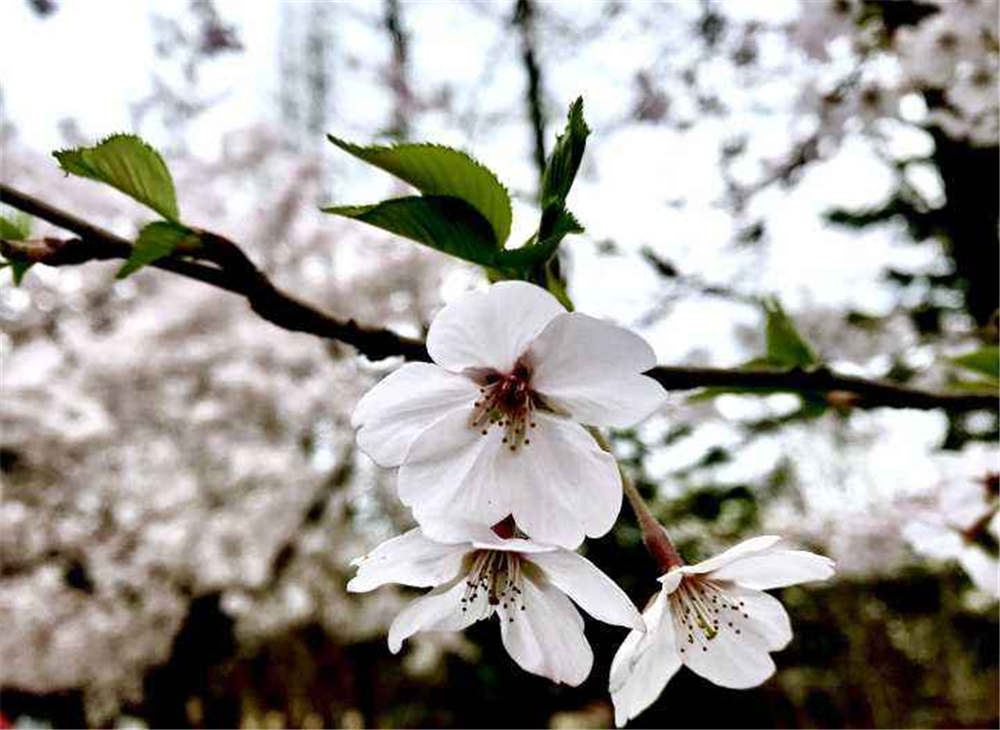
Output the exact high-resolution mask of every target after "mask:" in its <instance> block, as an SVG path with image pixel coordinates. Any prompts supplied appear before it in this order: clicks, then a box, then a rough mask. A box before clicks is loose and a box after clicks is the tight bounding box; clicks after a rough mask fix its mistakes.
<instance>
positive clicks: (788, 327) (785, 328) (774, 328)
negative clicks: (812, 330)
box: [764, 299, 818, 368]
mask: <svg viewBox="0 0 1000 730" xmlns="http://www.w3.org/2000/svg"><path fill="white" fill-rule="evenodd" d="M764 314H765V316H766V318H767V322H766V325H765V336H766V341H767V360H768V361H769V362H770V363H771V364H773V365H777V366H780V367H790V368H793V367H800V368H805V367H808V366H810V365H815V364H816V363H817V362H818V360H817V358H816V354H815V353H814V352H813V350H812V348H811V347H810V346H809V343H808V342H806V341H805V340H804V339H803V338H802V335H800V334H799V333H798V330H796V329H795V324H794V323H793V322H792V320H791V319H789V317H788V315H787V314H785V310H784V309H783V308H782V306H781V304H780V303H779V302H778V301H777V300H776V299H770V300H766V301H765V302H764Z"/></svg>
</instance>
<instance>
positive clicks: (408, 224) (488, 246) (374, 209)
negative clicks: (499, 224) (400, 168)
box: [323, 195, 498, 266]
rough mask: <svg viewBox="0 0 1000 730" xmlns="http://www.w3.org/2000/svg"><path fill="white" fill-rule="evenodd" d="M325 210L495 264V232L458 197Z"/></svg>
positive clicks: (417, 198)
mask: <svg viewBox="0 0 1000 730" xmlns="http://www.w3.org/2000/svg"><path fill="white" fill-rule="evenodd" d="M323 211H324V212H325V213H332V214H333V215H340V216H344V217H345V218H352V219H354V220H358V221H362V222H363V223H367V224H369V225H372V226H375V227H376V228H381V229H383V230H386V231H390V232H392V233H395V234H396V235H398V236H404V237H406V238H409V239H411V240H413V241H417V242H418V243H423V244H425V245H427V246H430V247H431V248H435V249H437V250H438V251H441V252H443V253H446V254H450V255H451V256H457V257H458V258H460V259H465V260H466V261H471V262H473V263H476V264H480V265H482V266H492V265H494V264H495V263H496V259H497V254H498V252H497V250H496V248H495V245H494V238H493V229H492V228H491V227H490V224H489V222H488V221H487V220H486V219H485V218H484V217H483V216H482V215H480V213H479V212H478V211H477V210H476V208H474V207H472V205H470V204H469V203H467V202H465V201H464V200H461V199H459V198H453V197H448V196H438V195H425V196H417V195H415V196H410V197H406V198H393V199H392V200H383V201H382V202H381V203H375V204H373V205H340V206H333V207H329V208H323Z"/></svg>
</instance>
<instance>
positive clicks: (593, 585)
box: [347, 519, 644, 686]
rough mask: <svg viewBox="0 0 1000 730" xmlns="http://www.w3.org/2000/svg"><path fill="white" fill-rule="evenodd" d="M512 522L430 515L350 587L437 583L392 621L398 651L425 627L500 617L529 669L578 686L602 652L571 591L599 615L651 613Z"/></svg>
mask: <svg viewBox="0 0 1000 730" xmlns="http://www.w3.org/2000/svg"><path fill="white" fill-rule="evenodd" d="M509 523H510V521H509V520H508V521H505V522H504V523H502V524H501V525H498V526H497V527H496V528H495V530H496V531H494V530H493V529H490V528H489V527H486V526H483V525H477V524H473V523H470V522H467V521H463V522H459V523H453V524H447V525H446V524H445V523H443V522H439V521H437V520H434V519H429V520H427V521H426V523H425V525H424V526H423V527H416V528H414V529H412V530H410V531H409V532H407V533H404V534H403V535H399V536H398V537H395V538H393V539H391V540H388V541H387V542H384V543H382V544H381V545H379V546H378V547H377V548H375V550H374V551H372V552H371V553H370V554H368V555H366V556H364V557H362V558H359V559H357V560H355V561H354V564H355V565H357V568H358V572H357V575H355V577H354V578H352V579H351V581H350V582H349V583H348V584H347V590H348V591H352V592H363V591H370V590H372V589H374V588H378V587H379V586H381V585H385V584H386V583H399V584H402V585H408V586H415V587H420V588H424V587H433V589H434V590H432V591H430V592H429V593H427V594H426V595H424V596H422V597H420V598H418V599H416V600H415V601H413V602H412V603H410V604H409V605H408V606H407V607H406V608H404V609H403V611H402V612H401V613H400V614H399V615H398V616H397V617H396V619H395V620H394V621H393V622H392V626H391V627H390V628H389V649H390V651H392V653H394V654H395V653H396V652H398V651H399V650H400V648H401V647H402V645H403V641H404V640H405V639H407V638H408V637H410V636H412V635H413V634H415V633H417V632H419V631H461V630H462V629H464V628H466V627H467V626H470V625H471V624H473V623H475V622H476V621H480V620H483V619H488V618H489V617H491V616H493V615H496V616H497V617H498V618H499V620H500V635H501V638H502V640H503V645H504V647H505V648H506V649H507V652H508V653H509V654H510V656H511V658H513V659H514V661H516V662H517V663H518V664H520V665H521V667H523V668H524V669H526V670H527V671H529V672H533V673H534V674H540V675H542V676H544V677H548V678H549V679H551V680H552V681H554V682H558V683H566V684H569V685H573V686H576V685H578V684H580V683H581V682H582V681H583V680H584V679H586V678H587V675H588V674H590V668H591V665H592V664H593V661H594V656H593V653H592V652H591V649H590V644H589V643H588V642H587V639H586V637H585V636H584V633H583V619H582V618H581V616H580V614H579V612H578V611H577V609H576V607H574V605H573V603H572V602H570V600H569V599H570V598H572V599H573V601H575V602H576V604H577V605H578V606H579V607H580V608H582V609H583V610H585V611H586V612H587V613H589V614H590V615H591V616H593V617H594V618H596V619H599V620H601V621H604V622H606V623H610V624H616V625H619V626H625V627H626V628H631V629H634V630H636V631H641V630H643V628H644V625H643V622H642V617H641V616H640V615H639V612H638V611H637V610H636V608H635V606H634V605H633V604H632V602H631V601H630V600H629V599H628V596H626V595H625V594H624V593H623V592H622V590H621V589H620V588H619V587H618V586H617V585H616V584H615V582H614V581H612V580H611V579H610V578H608V577H607V576H606V575H605V574H604V573H602V572H601V571H600V570H599V569H598V568H597V567H596V566H594V564H593V563H591V562H590V561H589V560H587V559H586V558H584V557H583V556H581V555H579V554H577V553H575V552H572V551H569V550H566V549H564V548H559V547H555V546H548V545H542V544H540V543H537V542H535V541H533V540H526V539H521V538H517V537H509V535H510V534H512V530H511V528H510V527H508V525H509ZM504 528H506V529H504ZM428 532H430V533H433V534H446V535H448V536H449V540H448V542H439V541H437V540H433V539H431V538H430V537H428V534H427V533H428ZM498 532H499V533H503V534H504V535H508V537H501V536H500V534H498ZM455 534H465V535H466V537H465V539H463V540H461V541H455V540H452V539H451V537H450V536H453V535H455ZM567 596H569V598H567Z"/></svg>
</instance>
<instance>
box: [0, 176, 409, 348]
mask: <svg viewBox="0 0 1000 730" xmlns="http://www.w3.org/2000/svg"><path fill="white" fill-rule="evenodd" d="M0 201H2V202H4V203H7V204H8V205H11V206H13V207H14V208H17V209H18V210H21V211H24V212H25V213H28V214H30V215H34V216H37V217H38V218H41V219H43V220H46V221H48V222H49V223H52V224H53V225H56V226H59V227H60V228H65V229H66V230H68V231H70V232H72V233H75V234H77V235H78V236H79V238H74V239H68V240H61V239H55V238H46V239H44V240H43V241H41V242H39V241H0V253H2V254H3V256H4V257H5V258H7V259H20V260H23V261H31V262H33V263H41V264H48V265H50V266H67V265H73V264H81V263H85V262H87V261H103V260H108V259H127V258H128V257H129V254H130V253H131V251H132V245H131V244H130V243H129V242H128V241H126V240H125V239H123V238H121V237H120V236H116V235H115V234H114V233H111V232H110V231H106V230H104V229H103V228H100V227H98V226H95V225H92V224H90V223H87V222H86V221H83V220H80V219H79V218H77V217H75V216H73V215H71V214H69V213H66V212H64V211H62V210H59V209H58V208H55V207H54V206H51V205H49V204H48V203H45V202H44V201H41V200H38V199H37V198H34V197H32V196H30V195H27V194H25V193H22V192H20V191H18V190H15V189H14V188H12V187H10V186H9V185H6V184H4V183H0ZM199 233H201V236H202V243H203V249H202V250H199V251H198V252H197V253H196V254H192V255H197V256H199V257H202V258H205V259H207V260H208V261H210V262H211V263H210V264H204V263H198V262H194V261H189V260H185V259H181V258H176V257H173V256H171V257H167V258H163V259H160V260H159V261H155V262H154V263H152V264H151V265H152V266H155V267H156V268H159V269H165V270H166V271H172V272H174V273H175V274H180V275H181V276H186V277H188V278H189V279H196V280H198V281H202V282H204V283H206V284H211V285H213V286H216V287H219V288H221V289H225V290H227V291H230V292H233V293H234V294H240V295H241V296H243V297H244V298H245V299H246V300H247V303H248V304H249V305H250V307H251V309H253V311H255V312H256V313H257V314H259V315H260V316H261V317H263V318H264V319H266V320H267V321H269V322H271V323H272V324H275V325H277V326H279V327H281V328H283V329H286V330H291V331H293V332H305V333H308V334H312V335H317V336H318V337H324V338H326V339H331V340H338V341H340V342H344V343H346V344H348V345H351V346H353V347H355V348H357V350H358V352H360V353H361V354H362V355H364V356H366V357H368V358H369V359H372V360H381V359H382V358H386V357H392V356H397V355H402V356H403V357H405V358H406V359H407V360H424V361H426V360H428V359H429V358H428V355H427V348H426V347H425V346H424V343H423V342H420V341H419V340H413V339H410V338H407V337H402V336H401V335H398V334H396V333H395V332H392V331H391V330H386V329H379V328H368V327H363V326H361V325H359V324H358V323H357V322H355V321H354V320H353V319H348V320H340V319H336V318H335V317H332V316H331V315H329V314H326V313H325V312H322V311H320V310H319V309H317V308H315V307H313V306H311V305H309V304H307V303H305V302H302V301H300V300H299V299H296V298H295V297H293V296H292V295H290V294H288V293H286V292H283V291H281V290H280V289H278V288H277V287H276V286H275V285H274V284H273V283H271V281H270V280H269V279H268V278H267V277H266V276H265V275H264V274H263V272H261V271H260V269H258V268H257V267H256V266H254V264H253V262H252V261H250V259H249V258H247V256H246V254H245V253H243V250H242V249H240V248H239V246H237V245H236V244H235V243H233V242H232V241H229V240H228V239H226V238H223V237H222V236H219V235H216V234H214V233H209V232H207V231H199ZM212 264H214V265H212Z"/></svg>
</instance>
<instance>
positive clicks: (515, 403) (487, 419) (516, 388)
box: [469, 363, 537, 451]
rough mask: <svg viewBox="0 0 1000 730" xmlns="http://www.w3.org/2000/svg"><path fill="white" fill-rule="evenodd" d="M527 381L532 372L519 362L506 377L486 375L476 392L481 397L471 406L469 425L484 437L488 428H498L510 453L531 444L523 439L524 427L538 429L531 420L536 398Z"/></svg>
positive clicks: (525, 429) (494, 374)
mask: <svg viewBox="0 0 1000 730" xmlns="http://www.w3.org/2000/svg"><path fill="white" fill-rule="evenodd" d="M530 379H531V373H530V371H529V370H528V368H527V367H526V366H525V365H524V364H522V363H518V364H517V365H515V367H514V369H513V371H512V372H510V373H508V374H506V375H503V374H499V373H490V374H489V375H487V376H486V385H485V386H483V387H482V388H480V389H479V393H480V397H479V398H478V399H477V400H476V401H475V402H473V404H472V415H471V417H470V419H469V425H470V426H471V427H473V428H477V429H479V432H480V434H481V435H483V436H485V435H487V434H488V433H489V428H490V427H491V426H493V425H496V426H499V427H500V428H501V429H502V430H503V432H504V438H503V440H502V443H504V444H510V449H511V451H517V449H518V447H519V446H528V445H529V444H530V443H531V441H530V440H529V439H526V438H525V437H524V436H525V433H526V431H527V428H528V426H529V425H530V427H531V428H535V427H536V426H537V423H535V422H534V421H531V414H532V411H533V410H534V408H535V402H536V396H535V394H534V392H533V391H532V390H531V387H530Z"/></svg>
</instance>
